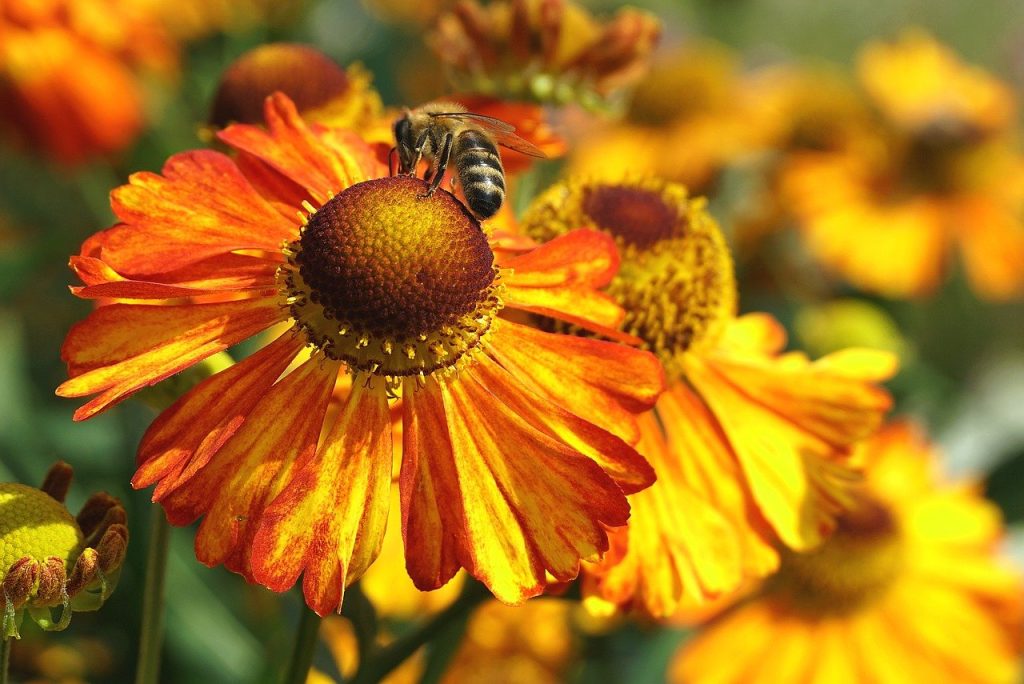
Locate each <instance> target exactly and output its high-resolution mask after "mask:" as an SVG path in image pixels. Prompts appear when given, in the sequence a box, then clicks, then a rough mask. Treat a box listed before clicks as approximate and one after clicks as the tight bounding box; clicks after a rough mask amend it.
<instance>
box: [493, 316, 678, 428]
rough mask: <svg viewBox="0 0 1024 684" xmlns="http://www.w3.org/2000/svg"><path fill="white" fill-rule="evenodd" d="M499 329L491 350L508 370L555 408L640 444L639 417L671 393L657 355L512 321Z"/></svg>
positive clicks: (498, 322)
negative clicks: (665, 393)
mask: <svg viewBox="0 0 1024 684" xmlns="http://www.w3.org/2000/svg"><path fill="white" fill-rule="evenodd" d="M497 324H500V327H499V328H498V329H497V330H495V332H494V335H493V337H492V343H491V345H490V347H489V350H488V351H489V353H490V354H491V355H492V356H493V357H494V358H495V359H497V361H498V362H499V363H500V364H501V365H502V366H504V367H505V369H506V370H508V371H509V372H510V373H512V374H513V375H515V376H516V377H517V378H520V379H521V380H523V381H524V383H525V384H526V385H527V386H528V387H529V388H530V389H532V390H533V391H535V392H537V393H538V394H540V395H541V396H544V397H547V398H548V399H551V401H552V402H554V403H555V404H557V405H559V406H563V407H565V408H566V409H568V410H569V411H571V412H572V413H575V414H576V415H577V416H580V417H581V418H583V419H585V420H588V421H590V422H592V423H594V424H596V425H598V426H600V427H602V428H604V429H605V430H607V431H608V432H611V433H612V434H614V435H616V436H618V437H621V438H622V439H624V440H625V441H626V442H628V443H630V444H635V443H636V440H637V439H639V436H640V434H639V431H638V430H637V427H636V422H635V419H634V416H635V414H638V413H643V412H644V411H646V410H648V409H650V408H651V407H652V406H653V405H654V402H655V400H656V399H657V398H658V395H659V394H660V393H661V392H662V391H663V390H664V388H665V376H664V371H663V370H662V368H661V364H660V363H659V362H658V359H657V358H656V357H655V356H654V355H653V354H650V353H648V352H645V351H640V350H638V349H632V348H630V347H626V346H623V345H619V344H613V343H610V342H602V341H599V340H592V339H586V338H582V337H574V336H569V335H555V334H551V333H545V332H541V331H539V330H535V329H533V328H530V327H527V326H523V325H519V324H516V323H512V322H511V321H507V320H502V321H496V325H497ZM566 358H569V359H572V362H571V363H566V362H565V359H566Z"/></svg>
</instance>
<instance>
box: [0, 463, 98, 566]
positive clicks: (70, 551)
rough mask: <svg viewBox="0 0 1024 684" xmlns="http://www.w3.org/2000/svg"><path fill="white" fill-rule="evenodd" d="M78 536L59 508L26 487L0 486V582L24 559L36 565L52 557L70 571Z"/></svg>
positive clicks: (67, 515) (71, 520) (72, 521)
mask: <svg viewBox="0 0 1024 684" xmlns="http://www.w3.org/2000/svg"><path fill="white" fill-rule="evenodd" d="M81 544H82V532H81V530H80V529H79V527H78V524H77V523H76V522H75V519H74V518H73V517H71V514H70V513H68V509H67V508H65V507H64V505H63V504H61V503H60V502H58V501H56V500H55V499H54V498H53V497H51V496H50V495H49V494H47V493H46V492H44V491H42V490H40V489H36V488H35V487H29V486H27V485H21V484H15V483H4V484H0V580H3V578H4V575H5V574H6V573H7V571H8V570H9V569H10V567H11V566H12V565H14V563H15V562H17V561H19V560H20V559H22V558H24V557H25V556H28V557H30V558H32V559H34V560H37V561H39V562H43V561H45V560H46V559H47V558H49V557H50V556H56V557H57V558H60V559H62V560H63V561H64V564H65V565H66V566H68V567H70V563H71V561H73V560H74V559H75V558H76V557H77V556H78V552H79V550H80V547H81Z"/></svg>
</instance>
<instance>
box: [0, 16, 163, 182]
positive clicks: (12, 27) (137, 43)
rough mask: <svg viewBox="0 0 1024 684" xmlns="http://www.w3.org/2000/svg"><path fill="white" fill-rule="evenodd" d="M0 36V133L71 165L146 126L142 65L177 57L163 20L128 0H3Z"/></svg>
mask: <svg viewBox="0 0 1024 684" xmlns="http://www.w3.org/2000/svg"><path fill="white" fill-rule="evenodd" d="M0 35H2V36H3V40H0V101H2V102H3V103H4V105H3V107H2V108H0V133H3V134H5V136H6V137H8V138H11V139H13V141H14V144H15V145H16V146H18V147H23V148H26V149H29V150H33V151H37V152H40V153H42V154H44V155H46V156H49V157H51V158H54V159H56V160H58V161H60V162H63V163H67V164H74V163H78V162H82V161H85V160H87V159H89V158H90V157H94V156H97V155H104V154H111V153H115V152H119V151H120V150H122V149H124V148H125V147H127V146H128V145H129V144H130V143H131V142H132V141H133V140H134V139H135V137H136V135H138V133H139V131H140V130H141V129H142V126H143V106H142V105H143V102H142V88H141V84H140V82H139V78H138V72H139V71H140V70H141V69H149V70H159V71H164V72H166V71H169V70H170V69H171V68H172V67H173V66H174V62H175V55H174V50H173V48H172V45H171V43H170V42H169V41H168V39H167V37H166V36H165V35H164V32H163V29H162V27H161V26H160V24H159V23H158V22H157V21H156V20H155V19H154V18H153V17H152V16H151V15H150V14H148V13H146V12H143V11H139V9H138V8H137V7H136V6H134V5H133V4H132V3H130V2H125V1H124V0H74V1H71V0H56V1H54V2H47V3H35V2H26V1H25V0H9V1H6V2H4V3H3V6H0Z"/></svg>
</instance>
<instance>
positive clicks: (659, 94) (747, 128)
mask: <svg viewBox="0 0 1024 684" xmlns="http://www.w3.org/2000/svg"><path fill="white" fill-rule="evenodd" d="M739 86H740V80H739V71H738V64H737V61H736V59H735V57H734V56H733V55H732V54H731V53H730V52H729V51H728V50H726V49H725V48H723V47H720V46H718V45H716V44H712V43H697V44H692V45H689V46H687V47H685V48H681V49H677V50H675V51H674V52H671V53H668V54H665V55H663V56H661V57H660V58H658V59H657V60H656V61H655V62H654V65H653V66H652V67H651V70H650V73H648V74H647V75H646V76H645V77H644V78H643V79H641V80H640V81H639V82H638V83H637V85H636V88H635V91H634V93H633V96H632V99H631V101H630V104H629V107H628V108H627V110H626V115H625V118H624V120H623V121H621V122H617V123H611V124H609V123H604V124H600V123H594V122H591V123H590V125H586V126H583V127H581V128H578V129H577V131H578V132H577V135H576V137H577V142H578V144H577V145H575V146H574V151H573V154H572V157H571V159H570V164H569V170H570V174H573V175H586V176H587V177H590V178H595V179H602V180H609V181H613V180H620V179H622V178H626V177H628V176H631V175H633V176H637V175H643V176H656V177H659V178H665V179H667V180H671V181H676V182H679V183H683V184H684V185H686V186H687V187H689V188H691V189H693V190H694V191H695V192H702V193H705V194H706V193H707V192H708V191H709V190H710V188H711V186H712V184H713V183H714V182H715V181H716V180H717V178H718V175H719V174H720V172H721V171H722V169H723V168H724V167H725V166H726V165H727V164H729V163H731V162H733V161H735V160H737V159H738V158H740V157H742V156H744V155H747V154H750V153H751V151H752V150H754V149H755V148H756V147H757V145H758V144H759V140H760V138H759V137H758V133H759V132H758V131H757V129H755V128H753V127H752V126H751V125H750V117H749V116H748V114H747V113H746V111H745V106H744V98H743V91H742V89H741V88H740V87H739Z"/></svg>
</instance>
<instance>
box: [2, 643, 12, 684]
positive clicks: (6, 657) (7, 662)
mask: <svg viewBox="0 0 1024 684" xmlns="http://www.w3.org/2000/svg"><path fill="white" fill-rule="evenodd" d="M12 641H14V639H11V638H8V639H0V684H7V675H8V671H9V670H10V667H11V642H12Z"/></svg>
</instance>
